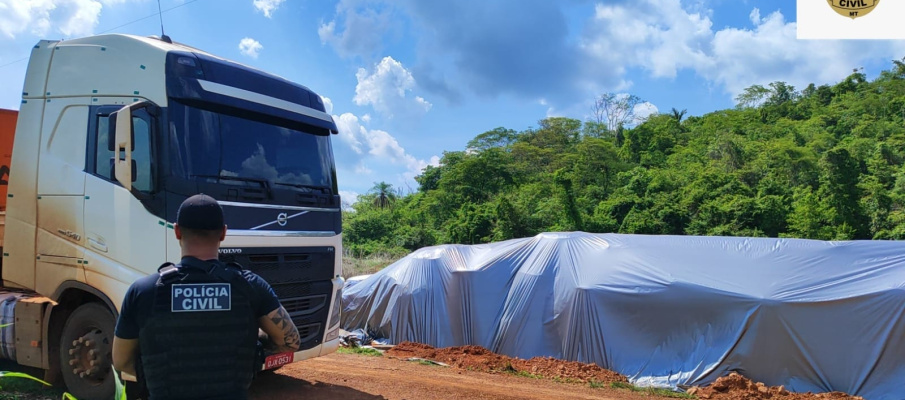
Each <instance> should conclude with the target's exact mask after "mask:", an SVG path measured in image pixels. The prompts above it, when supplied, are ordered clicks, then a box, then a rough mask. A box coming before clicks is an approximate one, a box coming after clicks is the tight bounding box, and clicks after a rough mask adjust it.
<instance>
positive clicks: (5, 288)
mask: <svg viewBox="0 0 905 400" xmlns="http://www.w3.org/2000/svg"><path fill="white" fill-rule="evenodd" d="M337 132H338V131H337V127H336V124H335V122H334V120H333V118H332V116H331V115H330V114H328V113H327V112H326V110H325V107H324V102H323V99H322V98H321V97H320V96H319V95H317V94H316V93H315V92H313V91H311V90H309V89H308V88H307V87H305V86H302V85H300V84H296V83H293V82H291V81H289V80H286V79H283V78H281V77H278V76H276V75H273V74H269V73H266V72H263V71H261V70H258V69H255V68H251V67H249V66H246V65H243V64H240V63H237V62H233V61H229V60H226V59H224V58H221V57H217V56H215V55H212V54H209V53H207V52H204V51H202V50H199V49H196V48H193V47H190V46H187V45H185V44H180V43H178V42H173V41H172V40H171V39H170V38H168V37H166V36H161V37H155V36H150V37H142V36H134V35H122V34H106V35H98V36H91V37H85V38H79V39H72V40H65V41H49V40H42V41H40V42H38V43H37V44H36V45H35V46H34V48H33V49H31V56H30V58H29V62H28V68H27V71H26V76H25V82H24V84H23V89H22V102H21V105H20V106H19V110H18V111H14V110H4V111H0V164H2V165H0V191H2V193H0V194H2V195H3V198H2V201H0V222H2V225H0V228H2V230H0V245H2V263H0V275H2V288H0V325H2V324H4V323H11V325H9V326H6V327H4V328H0V339H2V340H0V358H6V359H11V360H13V361H15V362H17V363H19V364H21V365H25V366H30V367H38V368H42V369H44V370H45V378H46V379H48V380H51V381H53V382H62V383H64V384H65V386H66V388H67V389H68V391H69V392H70V393H72V394H73V395H75V396H76V397H78V398H79V399H108V398H111V396H112V394H113V391H114V378H113V373H114V372H113V369H112V368H111V360H112V357H111V347H112V339H113V330H114V325H115V321H116V318H117V315H118V312H119V307H120V306H121V304H122V300H123V297H124V295H125V293H126V290H127V289H128V287H129V285H130V284H131V283H132V282H134V281H135V280H136V279H138V278H140V277H142V276H145V275H148V274H152V273H156V272H157V269H158V267H159V266H160V265H161V264H163V263H165V262H167V261H173V262H178V260H179V259H180V247H179V243H178V241H177V240H176V238H175V236H174V233H173V224H174V222H175V221H176V211H177V208H178V207H179V205H180V203H181V202H182V201H183V200H185V199H186V198H188V197H189V196H192V195H194V194H198V193H204V194H207V195H210V196H212V197H213V198H215V199H217V201H218V202H219V203H220V204H221V206H222V208H223V210H224V218H225V222H226V224H227V226H228V230H227V235H226V239H225V240H224V241H223V243H222V246H221V249H220V258H221V260H223V261H226V262H238V263H239V264H240V265H242V266H243V267H244V268H246V269H248V270H251V271H253V272H255V273H256V274H258V275H260V276H261V277H262V278H264V279H265V280H266V281H267V282H269V283H270V285H271V286H272V287H273V289H274V291H275V293H276V294H277V296H278V297H279V299H280V302H281V303H282V305H283V307H284V308H285V309H286V310H287V311H288V312H289V314H290V316H291V317H292V319H293V322H294V323H295V325H296V327H297V328H298V330H299V334H300V337H301V346H300V348H299V350H298V351H296V352H294V353H283V354H272V355H269V356H268V357H267V358H266V360H265V361H264V362H263V363H262V364H263V365H262V366H261V368H262V369H273V368H278V367H280V366H282V365H284V364H287V363H291V362H296V361H301V360H304V359H307V358H312V357H317V356H321V355H326V354H328V353H331V352H334V351H335V350H336V348H337V347H338V344H339V339H338V336H339V313H340V298H341V289H342V286H343V279H342V277H341V270H342V260H341V255H342V222H341V215H342V214H341V206H340V205H341V202H340V197H339V193H338V190H337V181H336V169H335V163H334V158H333V149H332V145H331V137H332V135H333V134H336V133H337Z"/></svg>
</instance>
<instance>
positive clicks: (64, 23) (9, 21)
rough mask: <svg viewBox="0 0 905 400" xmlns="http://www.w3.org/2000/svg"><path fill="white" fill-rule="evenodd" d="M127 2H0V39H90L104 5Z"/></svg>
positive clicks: (62, 0) (121, 0)
mask: <svg viewBox="0 0 905 400" xmlns="http://www.w3.org/2000/svg"><path fill="white" fill-rule="evenodd" d="M125 1H126V0H0V37H6V38H9V39H15V38H16V37H17V36H19V35H21V34H23V33H25V34H31V35H34V36H39V37H43V36H47V35H50V34H51V33H52V32H53V33H61V34H63V36H65V37H67V38H72V37H81V36H87V35H90V34H91V33H92V32H94V28H96V27H97V23H98V18H99V17H100V14H101V10H102V9H103V8H104V6H105V5H111V4H117V3H123V2H125Z"/></svg>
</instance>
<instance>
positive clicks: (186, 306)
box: [170, 283, 232, 312]
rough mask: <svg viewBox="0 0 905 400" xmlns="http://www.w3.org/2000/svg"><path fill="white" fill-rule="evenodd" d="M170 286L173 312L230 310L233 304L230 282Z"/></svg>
mask: <svg viewBox="0 0 905 400" xmlns="http://www.w3.org/2000/svg"><path fill="white" fill-rule="evenodd" d="M170 288H171V290H170V294H171V295H172V297H171V299H172V303H170V311H171V312H193V311H194V312H197V311H229V310H230V308H231V306H232V287H230V285H229V284H228V283H185V284H174V285H173V286H171V287H170Z"/></svg>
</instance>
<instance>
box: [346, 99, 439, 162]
mask: <svg viewBox="0 0 905 400" xmlns="http://www.w3.org/2000/svg"><path fill="white" fill-rule="evenodd" d="M333 119H334V120H335V121H336V126H337V127H338V128H339V139H340V140H341V141H342V142H343V143H345V144H346V145H347V146H349V148H350V149H352V151H354V152H355V154H357V155H358V156H359V159H364V158H366V157H367V158H369V159H373V160H375V161H376V162H380V163H383V164H392V165H398V166H403V167H404V168H405V173H404V174H403V175H404V176H406V177H408V178H413V177H414V176H416V175H418V174H420V173H421V171H422V170H423V169H424V168H425V167H426V166H428V165H434V166H437V165H439V164H440V158H439V157H437V156H433V157H431V158H430V159H429V160H419V159H418V158H416V157H415V156H413V155H411V154H409V153H407V152H406V151H405V148H403V147H402V145H400V144H399V141H398V140H397V139H396V138H395V137H394V136H393V135H391V134H390V133H389V132H386V131H383V130H379V129H367V128H365V127H364V126H362V125H361V123H360V122H359V118H358V117H357V116H355V115H354V114H352V113H344V114H342V115H339V116H336V115H334V116H333ZM372 172H373V170H372V169H371V168H369V167H367V166H365V165H364V163H359V164H357V165H356V167H355V173H358V174H371V173H372Z"/></svg>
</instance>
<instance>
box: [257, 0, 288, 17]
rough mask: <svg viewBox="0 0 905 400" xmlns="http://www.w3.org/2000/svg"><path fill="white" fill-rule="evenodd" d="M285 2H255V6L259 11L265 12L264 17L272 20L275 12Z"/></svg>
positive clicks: (281, 0)
mask: <svg viewBox="0 0 905 400" xmlns="http://www.w3.org/2000/svg"><path fill="white" fill-rule="evenodd" d="M283 1H285V0H254V6H255V8H256V9H258V11H260V12H263V13H264V16H265V17H267V18H270V17H272V16H273V12H274V11H276V9H277V8H279V7H280V4H283Z"/></svg>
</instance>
